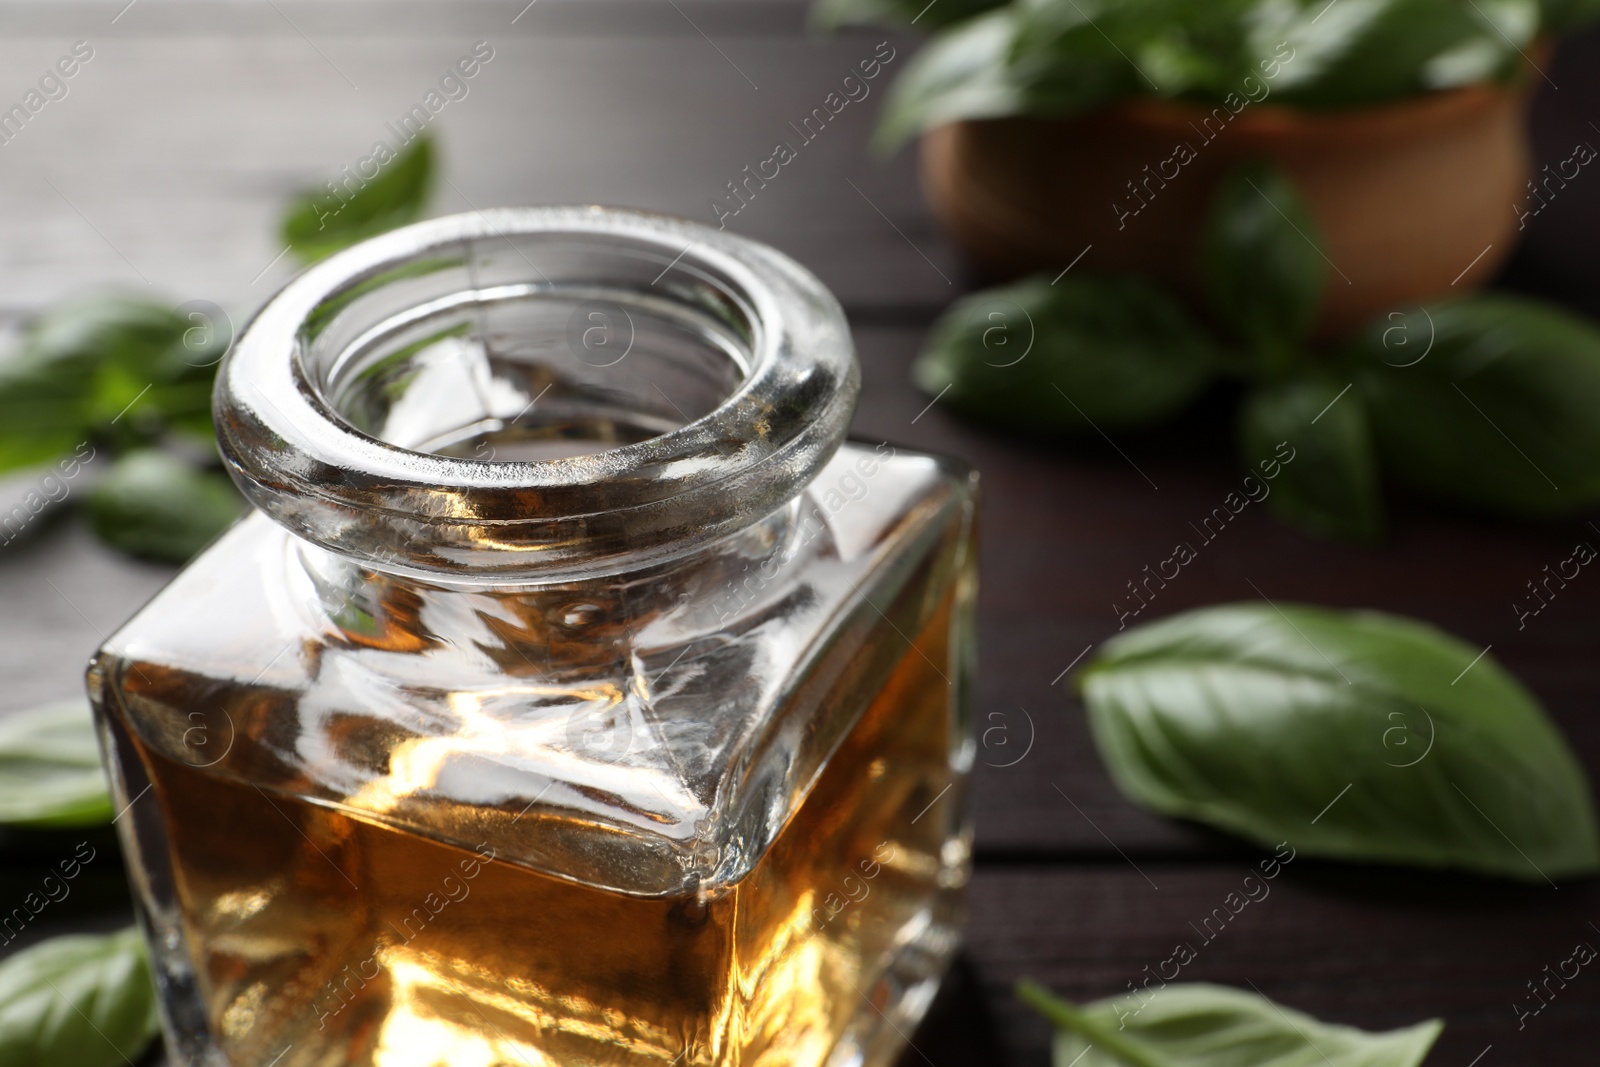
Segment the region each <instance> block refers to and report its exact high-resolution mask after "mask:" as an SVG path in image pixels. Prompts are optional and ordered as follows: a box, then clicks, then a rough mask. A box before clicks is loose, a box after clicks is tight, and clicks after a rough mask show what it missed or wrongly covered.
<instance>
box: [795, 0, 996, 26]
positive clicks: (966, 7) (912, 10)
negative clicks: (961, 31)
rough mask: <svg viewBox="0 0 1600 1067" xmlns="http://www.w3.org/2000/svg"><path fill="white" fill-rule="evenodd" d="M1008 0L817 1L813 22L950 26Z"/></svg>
mask: <svg viewBox="0 0 1600 1067" xmlns="http://www.w3.org/2000/svg"><path fill="white" fill-rule="evenodd" d="M1005 2H1006V0H818V2H817V3H815V4H813V5H811V12H810V20H811V24H812V25H813V26H814V27H816V28H818V29H835V28H837V27H840V26H861V25H879V26H910V25H916V26H920V27H921V28H923V29H925V30H935V29H938V28H940V27H941V26H949V25H952V24H954V23H957V22H961V21H963V20H965V19H969V18H971V17H972V16H974V15H979V14H982V13H983V12H985V11H988V10H990V9H991V8H996V7H999V6H1001V5H1002V4H1004V3H1005Z"/></svg>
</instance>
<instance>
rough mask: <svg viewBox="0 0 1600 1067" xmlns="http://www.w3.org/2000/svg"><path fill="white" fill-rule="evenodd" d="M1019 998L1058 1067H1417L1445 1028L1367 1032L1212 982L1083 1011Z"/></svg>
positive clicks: (1043, 992)
mask: <svg viewBox="0 0 1600 1067" xmlns="http://www.w3.org/2000/svg"><path fill="white" fill-rule="evenodd" d="M1017 995H1018V996H1019V997H1021V998H1022V1000H1024V1001H1025V1002H1026V1003H1027V1004H1028V1005H1029V1006H1030V1007H1032V1008H1034V1009H1035V1010H1037V1011H1038V1012H1039V1013H1040V1014H1041V1015H1043V1016H1044V1017H1045V1018H1046V1019H1049V1020H1050V1022H1051V1023H1053V1024H1054V1025H1055V1026H1056V1028H1057V1032H1056V1039H1055V1044H1054V1048H1053V1056H1052V1060H1053V1062H1054V1063H1055V1067H1071V1065H1073V1064H1076V1065H1077V1067H1130V1065H1132V1067H1311V1065H1313V1064H1316V1065H1319V1067H1320V1065H1322V1064H1324V1063H1325V1064H1327V1065H1328V1067H1417V1064H1419V1063H1421V1062H1422V1058H1423V1057H1424V1056H1426V1055H1427V1054H1428V1050H1429V1049H1430V1048H1432V1047H1433V1043H1434V1041H1435V1040H1437V1039H1438V1037H1439V1032H1440V1031H1441V1030H1443V1029H1444V1023H1443V1022H1442V1021H1440V1020H1438V1019H1430V1020H1428V1021H1427V1022H1421V1023H1416V1024H1414V1025H1412V1026H1407V1027H1403V1028H1402V1029H1399V1030H1389V1031H1386V1032H1384V1033H1377V1034H1374V1033H1368V1032H1367V1031H1365V1030H1358V1029H1356V1028H1355V1027H1353V1026H1340V1025H1338V1024H1336V1023H1325V1022H1323V1021H1322V1020H1320V1019H1317V1018H1314V1017H1313V1016H1310V1015H1307V1014H1306V1013H1305V1012H1300V1011H1295V1010H1294V1009H1293V1008H1285V1007H1281V1006H1279V1005H1278V1004H1276V1003H1274V1002H1273V1001H1270V1000H1268V999H1267V998H1266V997H1263V996H1259V995H1257V994H1255V993H1246V992H1245V991H1244V990H1242V989H1231V988H1229V987H1228V986H1221V985H1211V984H1209V983H1206V982H1179V983H1174V984H1169V985H1163V986H1161V987H1160V988H1159V989H1156V990H1154V991H1152V992H1151V993H1150V994H1149V996H1148V997H1145V998H1139V997H1134V996H1121V997H1110V998H1108V999H1106V1000H1097V1001H1095V1002H1093V1003H1091V1004H1084V1005H1081V1006H1080V1005H1076V1004H1072V1003H1070V1002H1069V1001H1065V1000H1062V999H1060V998H1059V997H1056V996H1054V995H1053V994H1051V993H1050V992H1049V991H1048V990H1047V989H1045V988H1044V987H1043V986H1041V985H1039V984H1037V983H1035V982H1030V981H1026V980H1024V981H1022V982H1020V983H1018V985H1017Z"/></svg>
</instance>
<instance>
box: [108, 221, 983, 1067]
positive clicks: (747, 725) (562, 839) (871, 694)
mask: <svg viewBox="0 0 1600 1067" xmlns="http://www.w3.org/2000/svg"><path fill="white" fill-rule="evenodd" d="M858 377H859V372H858V369H857V366H856V363H855V357H854V352H853V349H852V346H851V342H850V335H849V332H848V329H847V327H846V324H845V321H844V317H843V314H842V312H841V310H840V308H839V306H838V304H837V302H836V301H835V300H834V299H833V298H832V297H831V296H830V295H829V294H828V293H827V291H826V290H825V289H824V288H823V287H822V285H821V284H820V283H819V282H818V281H817V280H816V279H815V278H814V277H813V276H812V275H810V274H809V273H807V272H806V271H805V270H803V269H802V268H800V267H799V266H798V265H796V264H795V263H794V262H792V261H791V260H789V259H787V258H786V257H784V256H782V255H780V254H778V253H777V252H775V251H773V250H772V249H769V248H767V247H765V246H762V245H759V244H756V243H754V242H751V241H748V240H744V239H741V238H738V237H735V236H733V235H731V234H727V233H723V232H718V231H713V230H710V229H708V228H706V227H702V226H698V225H694V224H690V223H686V222H680V221H676V220H671V219H667V218H662V217H657V216H652V215H644V214H638V213H631V212H623V211H613V210H605V209H599V208H576V209H573V208H560V209H536V210H520V209H519V210H504V211H492V212H483V213H475V214H472V215H462V216H456V217H452V218H445V219H439V220H435V221H431V222H426V223H422V224H419V225H416V226H411V227H407V228H405V229H402V230H398V231H395V232H393V233H390V234H387V235H385V236H382V237H379V238H376V239H373V240H370V241H367V242H364V243H363V244H361V245H358V246H356V247H354V248H352V249H349V250H347V251H345V252H342V253H340V254H338V255H336V256H334V257H332V258H330V259H328V260H325V261H324V262H322V263H320V264H318V265H316V266H314V267H312V268H311V269H309V270H308V271H306V272H305V273H303V274H302V275H301V276H300V277H298V278H297V279H295V280H294V281H292V282H291V283H290V284H289V285H288V286H287V287H286V288H285V289H284V290H283V291H282V292H281V293H279V294H278V295H277V296H275V297H274V298H273V299H272V300H271V301H270V302H269V303H268V304H267V305H266V306H265V307H264V308H263V309H262V310H261V312H260V313H259V314H258V316H257V317H256V318H255V320H254V321H253V322H252V323H251V324H250V326H249V328H248V329H247V330H246V331H245V332H244V333H243V334H242V336H241V337H240V339H239V341H238V343H237V345H236V346H235V348H234V349H233V351H232V352H231V353H230V354H229V355H228V357H227V359H226V360H225V362H224V363H223V365H222V366H221V368H220V369H219V374H218V382H217V392H216V402H215V415H216V423H217V430H218V438H219V441H220V444H221V448H222V451H223V454H224V456H225V458H226V461H227V463H228V466H229V469H230V471H231V472H232V474H233V475H234V478H235V480H236V481H237V482H238V484H239V486H240V488H241V489H242V490H243V492H244V493H245V494H246V496H247V497H248V498H249V499H250V501H251V502H252V503H253V504H254V505H255V507H256V508H257V509H258V510H256V511H255V512H253V513H252V514H250V515H249V516H248V517H246V518H245V519H243V520H242V521H241V522H239V523H238V524H237V525H235V526H234V527H233V528H232V529H231V530H230V531H229V532H227V533H226V534H224V535H223V536H222V537H221V538H220V539H219V540H217V541H216V542H215V543H213V544H212V545H211V547H210V548H208V549H207V550H206V551H205V552H203V553H202V554H201V555H200V556H199V557H198V558H196V559H195V560H194V561H193V562H192V563H190V564H189V566H188V567H187V568H186V569H185V570H184V571H183V572H182V573H181V574H180V575H179V576H178V577H177V578H176V579H175V580H174V581H173V582H172V583H171V584H170V585H169V586H168V587H167V588H166V589H165V590H163V591H162V592H161V593H160V594H158V595H157V596H156V597H155V599H154V600H152V601H151V602H150V604H149V605H147V606H146V607H145V608H144V609H143V610H142V611H140V613H139V614H138V615H137V616H136V617H135V618H134V619H133V620H132V621H130V622H129V623H128V624H127V625H126V626H124V627H123V628H122V629H121V630H120V631H119V632H118V633H117V634H116V635H114V636H113V637H112V638H111V639H110V640H108V641H107V642H106V644H105V646H104V647H103V648H102V649H101V650H100V652H99V654H98V655H97V656H96V658H95V660H94V661H93V663H92V664H91V667H90V670H89V689H90V693H91V695H92V698H93V700H94V703H95V707H96V709H97V713H98V720H99V723H100V727H101V730H102V732H103V739H104V744H105V749H106V753H107V762H108V764H109V766H110V771H111V775H112V779H113V784H114V789H115V792H116V797H117V803H118V806H119V808H121V807H122V806H124V805H131V807H129V809H128V810H129V814H128V815H127V816H126V817H125V818H123V819H122V820H121V822H120V824H119V830H120V832H121V833H122V835H123V845H124V849H125V852H126V855H127V857H128V860H129V865H130V868H131V871H132V879H133V882H134V887H135V891H136V897H137V899H138V902H139V906H140V911H141V920H142V922H143V923H144V925H145V928H146V931H147V933H148V935H149V938H150V942H151V945H152V949H153V952H152V957H153V960H154V963H155V968H156V972H157V977H158V983H159V985H160V991H161V1002H162V1008H163V1013H164V1020H165V1027H166V1034H167V1038H168V1041H169V1047H170V1049H171V1051H172V1053H173V1055H174V1057H175V1059H176V1060H178V1061H181V1062H183V1063H186V1064H206V1065H217V1067H220V1065H224V1064H228V1065H232V1067H263V1065H266V1064H271V1065H273V1067H313V1065H315V1067H344V1065H367V1064H371V1065H375V1067H434V1065H449V1067H498V1065H505V1067H534V1065H540V1067H542V1065H545V1064H561V1065H564V1067H571V1065H579V1064H629V1065H632V1064H641V1065H642V1064H655V1065H659V1067H670V1065H678V1064H682V1065H700V1064H718V1065H724V1064H726V1065H732V1064H741V1065H749V1064H774V1065H776V1064H784V1065H797V1067H798V1065H811V1064H830V1065H843V1064H882V1063H888V1062H890V1060H891V1059H892V1058H893V1057H894V1056H895V1055H896V1054H897V1053H898V1052H899V1050H900V1049H901V1047H902V1046H903V1044H904V1042H905V1040H906V1038H905V1035H906V1034H908V1033H909V1032H910V1031H911V1029H912V1027H913V1026H914V1024H915V1023H916V1021H917V1019H918V1017H919V1016H920V1014H921V1013H922V1012H923V1011H924V1010H925V1009H926V1007H927V1004H928V1002H929V1000H930V998H931V997H932V994H933V991H934V989H935V987H936V986H937V983H938V981H939V976H940V974H941V973H942V971H943V969H944V967H945V965H946V964H947V962H948V961H949V959H950V957H951V954H952V953H953V951H954V949H955V945H956V941H957V931H958V927H959V923H960V919H961V900H962V893H963V887H964V884H965V882H966V880H967V876H968V871H969V841H970V832H969V826H968V820H967V816H966V802H965V788H964V783H965V780H966V775H967V771H968V769H969V767H970V765H971V761H972V755H973V746H972V739H971V730H970V723H969V712H968V691H969V688H970V686H971V682H972V667H973V663H972V661H973V638H972V605H973V596H974V581H975V575H974V553H975V545H974V541H973V522H974V509H975V495H974V493H975V486H976V481H975V475H973V474H972V473H971V472H969V471H968V470H966V469H964V468H962V467H960V466H959V465H957V464H953V463H950V462H948V461H944V460H940V459H935V458H932V457H929V456H925V455H920V454H912V453H908V452H906V451H905V450H902V449H896V448H894V447H893V446H891V445H889V444H887V443H872V442H868V443H862V444H857V443H846V442H845V441H844V434H845V430H846V426H847V424H848V422H849V419H850V416H851V413H852V411H853V408H854V404H855V400H856V392H857V386H858Z"/></svg>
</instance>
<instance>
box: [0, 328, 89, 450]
mask: <svg viewBox="0 0 1600 1067" xmlns="http://www.w3.org/2000/svg"><path fill="white" fill-rule="evenodd" d="M92 374H93V368H92V367H90V366H84V365H71V366H67V365H61V364H52V363H50V362H48V361H45V360H41V359H39V358H37V357H35V356H34V355H32V354H31V353H27V352H24V353H22V354H20V355H17V356H14V357H12V358H11V359H8V360H6V361H5V362H3V363H0V473H5V472H7V471H12V470H20V469H23V468H26V467H33V466H37V465H39V464H41V463H48V462H50V461H51V460H54V459H57V458H58V457H60V456H64V455H66V454H67V453H69V452H71V451H72V450H73V448H74V447H75V446H76V445H78V444H80V443H81V442H83V441H85V440H87V438H88V437H89V434H90V432H91V425H92V424H91V422H90V419H89V416H88V408H89V398H90V396H91V395H92V394H93V388H94V380H93V377H92Z"/></svg>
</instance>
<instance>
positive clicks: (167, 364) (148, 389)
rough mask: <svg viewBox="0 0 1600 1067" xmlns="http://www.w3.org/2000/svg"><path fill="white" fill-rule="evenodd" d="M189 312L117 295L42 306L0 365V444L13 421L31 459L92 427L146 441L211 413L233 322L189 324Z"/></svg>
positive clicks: (65, 446)
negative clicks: (227, 325) (13, 353)
mask: <svg viewBox="0 0 1600 1067" xmlns="http://www.w3.org/2000/svg"><path fill="white" fill-rule="evenodd" d="M193 314H196V313H192V312H191V313H190V314H187V315H186V314H184V313H183V312H182V311H181V310H180V309H174V308H169V307H165V306H163V305H161V304H157V303H154V302H152V301H148V300H143V299H140V298H137V297H128V296H121V295H116V294H113V295H109V296H104V295H102V296H92V297H87V298H82V299H78V300H73V301H69V302H68V303H65V304H62V305H60V306H58V307H56V308H53V309H51V310H50V311H48V312H47V313H45V314H44V315H43V316H41V317H40V318H39V319H38V320H37V321H36V322H35V323H34V324H33V325H32V327H31V328H30V330H29V331H28V334H27V336H26V338H25V340H24V343H23V347H22V351H21V353H20V354H19V355H18V356H17V357H16V358H15V359H14V360H13V361H12V363H10V364H8V365H7V367H6V368H5V369H0V409H5V410H4V415H6V416H12V417H5V418H3V419H0V425H3V426H4V427H6V430H0V453H3V452H4V450H5V449H4V442H5V439H6V438H7V437H9V436H10V434H9V433H8V431H11V430H14V429H18V428H25V432H23V433H20V434H19V436H25V437H27V438H29V439H30V440H31V441H32V442H33V444H34V446H35V447H34V448H32V449H31V451H32V453H33V454H34V455H35V456H36V461H37V459H40V458H42V459H50V458H54V457H55V456H57V455H60V454H61V453H63V452H65V451H68V450H70V448H71V447H72V446H73V445H75V444H77V443H79V442H81V441H83V440H84V439H85V438H86V437H87V436H89V435H90V434H91V433H94V434H97V435H102V436H111V437H115V438H119V439H122V440H126V441H138V440H144V439H148V438H149V437H151V436H154V435H155V434H156V433H158V432H159V431H160V430H161V429H162V427H163V426H165V425H166V424H167V423H169V422H172V421H175V420H182V419H188V418H192V417H194V416H197V415H199V414H202V413H206V412H209V411H210V407H211V383H212V377H213V375H214V374H215V369H216V367H215V365H216V363H217V361H218V360H220V359H221V357H222V354H223V352H224V351H225V350H226V348H227V345H228V343H229V341H230V340H231V329H221V330H216V329H208V330H200V329H197V328H196V326H195V324H194V322H193V321H192V318H191V316H192V315H193ZM8 371H10V372H11V373H10V374H8V373H7V372H8ZM13 408H14V409H15V411H14V413H13V411H12V410H11V409H13ZM40 453H46V454H44V455H39V454H40Z"/></svg>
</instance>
